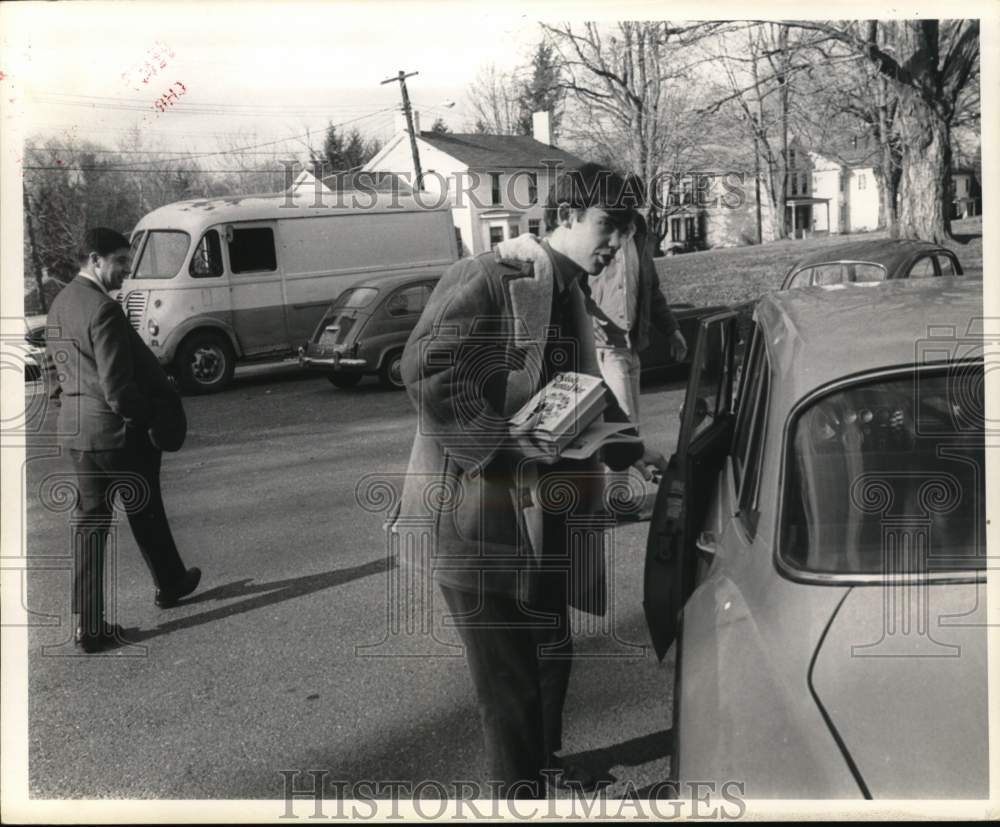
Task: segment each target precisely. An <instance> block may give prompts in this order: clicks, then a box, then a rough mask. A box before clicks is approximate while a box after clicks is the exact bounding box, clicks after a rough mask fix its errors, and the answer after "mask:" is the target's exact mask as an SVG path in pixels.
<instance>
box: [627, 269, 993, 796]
mask: <svg viewBox="0 0 1000 827" xmlns="http://www.w3.org/2000/svg"><path fill="white" fill-rule="evenodd" d="M982 316H983V308H982V284H981V282H978V281H969V280H966V279H955V278H935V279H933V280H926V281H924V280H909V279H907V280H901V281H893V282H888V283H879V284H863V283H857V284H836V285H830V286H827V287H816V288H808V289H803V290H790V291H783V292H779V293H773V294H770V295H768V296H765V297H764V298H763V299H762V300H761V301H760V302H759V303H758V305H757V307H756V308H755V311H754V316H753V324H752V328H751V333H750V335H749V337H748V339H747V342H746V344H745V345H744V344H741V336H740V330H739V325H738V324H737V320H736V314H735V313H733V312H723V313H719V314H716V315H715V316H712V317H711V318H708V319H706V320H704V321H703V322H702V325H701V330H700V335H699V339H698V342H697V344H696V346H695V355H694V360H693V363H692V368H691V375H690V379H689V384H688V388H687V392H686V398H685V402H684V407H683V411H682V421H681V425H680V431H679V435H678V447H677V452H676V454H675V455H674V457H673V459H672V462H671V469H670V471H668V473H667V474H665V476H664V479H663V481H662V482H661V484H660V490H659V492H658V495H657V502H656V505H655V509H654V514H653V517H652V520H651V523H650V531H649V537H648V542H647V556H646V571H645V596H644V608H645V611H646V619H647V622H648V625H649V629H650V633H651V636H652V640H653V643H654V646H655V648H656V650H657V653H658V655H659V656H660V657H661V658H662V657H663V656H664V655H665V654H666V652H667V650H668V648H669V647H670V646H672V645H674V644H675V643H676V649H675V656H676V669H675V678H674V679H675V687H674V701H673V715H674V723H673V727H672V730H671V732H672V738H673V742H674V743H673V750H672V753H671V755H672V759H671V760H672V765H673V766H672V773H673V775H674V776H675V777H676V779H677V780H678V781H679V782H680V783H681V784H683V783H684V782H685V780H694V779H697V780H698V781H700V782H705V781H716V782H719V783H721V782H724V781H726V780H729V781H741V782H743V783H744V785H745V788H744V794H745V795H746V797H747V798H751V799H752V798H778V797H782V798H851V797H857V798H883V799H884V798H981V797H986V796H987V795H988V792H989V786H988V743H987V730H988V727H987V679H986V622H987V617H986V594H985V568H986V566H985V564H986V546H985V538H986V528H985V523H986V519H985V483H984V479H985V473H984V470H985V438H984V409H985V398H984V391H983V378H984V361H983V353H984V341H983V327H982ZM831 319H836V323H835V324H831V323H830V320H831ZM741 347H745V348H746V355H745V358H744V359H743V360H742V370H738V369H737V367H736V366H737V363H738V361H739V360H738V358H737V357H738V350H739V349H740V348H741Z"/></svg>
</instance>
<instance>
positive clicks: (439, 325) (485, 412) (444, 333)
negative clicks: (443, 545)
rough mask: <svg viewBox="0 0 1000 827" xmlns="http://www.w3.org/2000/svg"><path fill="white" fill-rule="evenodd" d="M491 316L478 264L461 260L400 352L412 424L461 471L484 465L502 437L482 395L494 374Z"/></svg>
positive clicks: (503, 427) (497, 344)
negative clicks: (412, 411) (413, 414)
mask: <svg viewBox="0 0 1000 827" xmlns="http://www.w3.org/2000/svg"><path fill="white" fill-rule="evenodd" d="M499 313H500V304H499V302H498V300H497V297H496V296H494V295H492V292H491V288H490V284H489V279H488V277H487V273H486V269H485V267H484V266H483V264H482V263H481V262H479V261H478V260H477V259H462V260H461V261H458V262H456V263H455V264H453V265H452V266H451V267H450V268H449V269H448V271H447V272H446V273H445V274H444V275H443V276H442V277H441V281H440V282H439V283H438V285H437V287H436V288H435V290H434V293H433V294H432V295H431V298H430V301H429V302H428V304H427V307H426V308H425V309H424V312H423V315H422V316H421V317H420V320H419V321H418V322H417V326H416V327H415V328H414V330H413V333H412V334H411V335H410V338H409V340H408V341H407V344H406V349H405V350H404V352H403V362H402V377H403V382H404V383H405V385H406V389H407V393H408V394H409V396H410V399H411V400H412V402H413V404H414V406H415V407H416V409H417V417H418V419H417V427H418V428H419V429H420V432H421V433H422V434H423V435H425V436H430V437H432V438H433V439H435V440H436V441H437V442H438V443H439V444H440V445H441V446H442V447H443V448H445V449H446V450H447V451H448V452H449V454H451V455H452V456H453V458H454V459H455V461H456V462H457V463H458V465H459V466H460V467H461V468H462V470H463V471H464V472H465V473H473V472H476V471H478V470H481V469H482V468H483V467H485V466H486V465H487V464H488V463H489V462H490V460H491V459H492V458H493V457H494V456H495V454H496V452H497V451H498V449H500V447H501V445H502V443H503V442H504V441H505V440H506V438H507V421H506V419H505V418H504V417H503V416H502V414H501V413H500V412H499V411H498V410H497V409H496V408H495V407H494V406H493V405H492V404H491V403H490V401H489V398H488V396H487V393H486V388H487V386H488V385H489V383H490V382H491V381H494V380H495V379H496V378H497V377H498V375H499V374H500V373H502V365H501V364H500V362H499V361H498V359H500V358H502V355H503V353H504V349H505V347H504V345H505V342H504V340H503V338H502V337H501V336H500V334H499V330H498V328H497V326H496V319H497V317H498V315H499ZM474 327H475V335H472V334H473V328H474ZM491 334H492V335H491ZM498 368H499V370H498Z"/></svg>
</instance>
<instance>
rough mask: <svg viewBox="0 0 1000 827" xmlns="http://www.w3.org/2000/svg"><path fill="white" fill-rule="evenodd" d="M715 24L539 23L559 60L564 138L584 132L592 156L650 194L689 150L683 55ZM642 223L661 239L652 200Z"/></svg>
mask: <svg viewBox="0 0 1000 827" xmlns="http://www.w3.org/2000/svg"><path fill="white" fill-rule="evenodd" d="M720 26H721V24H690V25H689V24H673V23H669V22H666V21H622V22H619V23H616V24H614V25H611V26H604V25H602V24H598V23H584V24H583V25H582V26H577V27H574V26H573V25H572V24H569V23H564V24H560V25H548V24H542V28H543V30H544V31H545V33H546V35H547V37H548V38H549V39H550V41H551V42H552V44H553V45H554V46H555V48H556V50H557V51H558V53H559V56H560V58H561V59H562V66H563V73H562V78H561V80H560V83H561V84H562V86H563V87H564V88H565V89H566V91H567V94H568V100H569V101H570V102H572V104H573V110H574V111H573V112H572V113H571V114H570V115H569V116H568V121H569V123H568V125H567V126H568V130H567V132H568V133H569V134H570V135H571V136H573V137H575V138H576V139H577V140H578V142H579V141H580V139H581V137H582V136H581V133H582V132H583V131H584V130H586V131H587V132H589V133H590V134H591V135H592V136H593V137H592V138H591V141H592V143H593V145H594V146H595V148H596V149H597V150H598V152H597V153H596V154H597V155H598V157H602V156H608V157H610V158H612V159H617V163H614V164H613V165H614V166H617V167H619V168H623V169H625V170H627V171H629V172H632V173H634V174H636V175H637V176H639V178H640V179H641V180H642V182H643V184H644V185H645V186H646V187H647V188H650V189H657V188H658V187H659V186H660V183H661V182H662V180H663V177H664V173H665V172H666V171H667V170H668V169H670V168H675V169H676V167H677V166H678V165H682V159H683V158H684V157H685V156H686V155H687V154H688V153H689V152H690V151H691V150H692V149H693V147H694V144H695V143H696V141H695V140H693V139H692V133H691V131H690V128H691V127H692V119H691V118H690V117H687V116H686V115H687V114H689V112H690V107H689V106H688V105H687V104H686V103H685V96H686V95H687V94H689V92H690V88H689V87H688V86H686V83H687V82H689V81H690V74H689V70H690V68H691V66H690V63H689V62H688V61H689V57H690V56H689V55H688V53H687V48H688V47H689V46H691V45H692V44H693V43H695V42H697V41H699V40H700V39H701V38H703V37H705V36H707V35H708V34H710V33H711V32H713V31H716V30H718V29H719V28H720ZM649 203H650V205H651V206H650V215H649V223H650V226H651V227H656V228H657V231H658V232H659V235H660V237H661V238H662V237H663V233H664V231H665V225H664V222H663V220H662V218H663V216H662V210H661V209H660V208H659V206H658V204H659V199H658V198H657V199H650V200H649Z"/></svg>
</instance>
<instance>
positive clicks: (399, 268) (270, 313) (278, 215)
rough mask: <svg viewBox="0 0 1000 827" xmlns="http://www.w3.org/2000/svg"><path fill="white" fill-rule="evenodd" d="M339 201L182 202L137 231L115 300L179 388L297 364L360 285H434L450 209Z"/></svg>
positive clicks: (442, 262) (214, 387)
mask: <svg viewBox="0 0 1000 827" xmlns="http://www.w3.org/2000/svg"><path fill="white" fill-rule="evenodd" d="M340 200H341V201H344V202H351V201H352V200H356V201H359V202H360V204H351V203H347V204H346V205H344V206H340V205H339V204H338V206H322V207H315V206H313V205H311V204H308V203H307V202H305V203H304V202H292V201H290V200H289V199H288V198H287V197H286V196H284V195H266V196H247V197H243V198H218V199H209V200H198V201H181V202H178V203H175V204H168V205H166V206H164V207H160V208H159V209H156V210H153V211H152V212H151V213H149V214H148V215H146V216H145V217H144V218H143V219H142V220H141V221H140V222H139V223H138V224H137V225H136V227H135V230H134V231H133V233H132V269H131V272H130V273H129V277H128V279H127V280H126V281H125V284H124V286H123V287H122V290H121V293H120V295H119V301H121V302H122V307H123V309H124V310H125V313H126V315H127V316H128V319H129V322H130V323H131V324H132V326H133V327H134V328H135V329H136V330H137V331H138V332H139V335H140V336H142V338H143V340H144V341H145V342H146V344H148V345H149V347H150V349H151V350H152V351H153V353H155V354H156V356H157V358H158V359H159V361H160V363H161V364H163V365H165V366H167V367H168V368H169V369H171V370H172V371H173V373H174V374H175V375H176V376H177V378H178V380H179V381H180V383H181V385H182V387H184V388H185V389H186V390H188V391H190V392H194V393H211V392H213V391H218V390H221V389H222V388H224V387H225V386H226V385H227V384H228V382H229V381H230V379H232V376H233V370H234V369H235V366H236V363H237V362H242V361H250V360H265V359H275V358H279V357H282V356H290V355H294V354H295V353H296V351H297V349H298V347H299V345H301V344H303V343H304V342H305V341H306V340H307V339H309V337H310V336H311V335H312V333H313V330H314V329H315V327H316V325H317V324H318V323H319V320H320V318H321V317H322V316H323V313H324V312H325V311H326V309H327V308H328V307H329V306H330V303H331V302H332V301H333V300H334V299H335V298H336V297H337V296H338V295H339V294H340V293H341V292H342V291H343V290H344V289H345V288H347V287H349V286H351V285H352V284H353V283H355V282H357V281H360V280H361V279H369V278H371V277H373V276H376V275H382V274H396V275H403V274H421V275H423V274H426V275H427V276H428V277H431V276H437V275H440V274H441V273H442V272H444V270H445V269H446V268H447V267H448V265H450V264H451V263H452V262H454V261H455V259H456V258H457V245H456V237H455V229H454V225H453V223H452V217H451V208H450V207H447V206H445V207H436V208H430V209H428V208H425V207H423V206H422V205H420V204H418V203H416V202H415V201H414V200H413V199H412V198H404V197H402V196H400V195H398V194H395V195H390V194H386V195H382V194H375V193H368V192H366V193H364V197H363V198H359V199H351V198H342V199H340ZM369 204H371V207H370V208H368V205H369Z"/></svg>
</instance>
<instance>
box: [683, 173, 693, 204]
mask: <svg viewBox="0 0 1000 827" xmlns="http://www.w3.org/2000/svg"><path fill="white" fill-rule="evenodd" d="M692 186H693V184H692V182H691V179H690V178H685V179H684V180H683V181H682V182H681V204H690V203H691V191H692Z"/></svg>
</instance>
